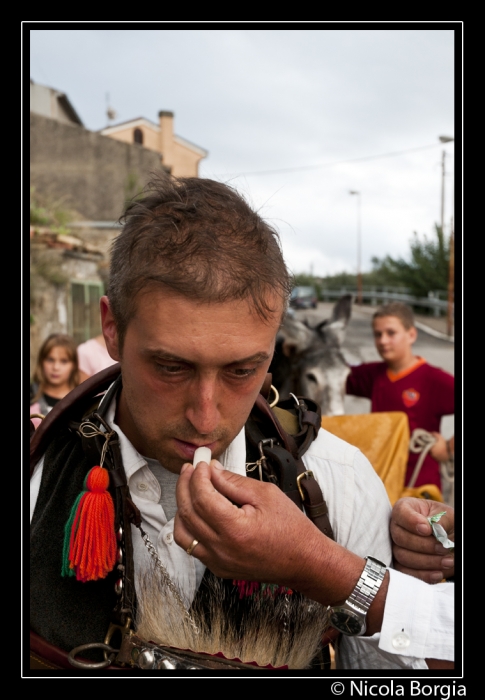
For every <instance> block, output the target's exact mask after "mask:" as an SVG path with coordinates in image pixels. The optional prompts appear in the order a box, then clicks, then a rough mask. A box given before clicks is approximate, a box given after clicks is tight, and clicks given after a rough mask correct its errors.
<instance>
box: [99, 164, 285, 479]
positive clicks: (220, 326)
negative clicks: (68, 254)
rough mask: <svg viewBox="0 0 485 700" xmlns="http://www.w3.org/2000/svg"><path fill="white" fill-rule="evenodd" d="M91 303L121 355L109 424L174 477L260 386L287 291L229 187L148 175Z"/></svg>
mask: <svg viewBox="0 0 485 700" xmlns="http://www.w3.org/2000/svg"><path fill="white" fill-rule="evenodd" d="M125 221H126V223H125V226H124V229H123V231H122V233H121V234H120V236H119V237H118V238H117V239H116V241H115V243H114V247H113V255H112V260H111V270H112V273H111V278H110V283H109V288H108V297H103V299H102V301H101V313H102V319H103V333H104V336H105V339H106V344H107V348H108V351H109V353H110V355H111V356H112V357H113V358H114V359H117V360H119V361H120V362H121V368H122V377H123V389H122V393H121V397H120V401H119V404H118V412H117V422H118V424H119V425H120V427H121V428H122V430H123V431H124V432H125V434H126V435H127V437H128V438H129V439H130V441H131V442H132V443H133V445H134V446H135V447H136V449H137V450H138V451H139V452H140V453H141V454H143V455H144V456H146V457H153V458H156V459H158V460H159V461H160V462H161V463H162V464H163V466H165V467H166V468H167V469H169V470H171V471H174V472H178V471H180V468H181V466H182V464H183V463H184V462H186V461H191V459H192V455H193V452H194V450H195V449H196V447H200V446H202V445H206V446H208V447H209V448H210V449H211V451H212V453H213V456H214V457H218V456H220V454H221V453H222V452H223V451H224V450H225V449H226V448H227V447H228V445H229V444H230V442H231V441H232V440H233V439H234V437H235V436H236V435H237V434H238V433H239V431H240V430H241V429H242V427H243V425H244V423H245V422H246V419H247V416H248V415H249V412H250V410H251V407H252V405H253V404H254V401H255V399H256V396H257V394H258V392H259V390H260V388H261V385H262V383H263V381H264V379H265V376H266V372H267V370H268V367H269V364H270V361H271V357H272V354H273V350H274V341H275V337H276V333H277V330H278V328H279V325H280V322H281V318H282V315H283V312H284V309H285V307H286V302H287V299H288V296H289V291H290V287H291V281H290V275H289V273H288V270H287V268H286V266H285V263H284V260H283V256H282V253H281V250H280V246H279V242H278V236H277V234H276V232H275V231H274V230H273V229H272V228H271V227H270V226H269V225H268V224H266V223H265V222H264V221H263V220H262V219H261V217H260V216H259V215H258V214H256V213H255V212H254V211H253V210H252V209H251V208H250V207H249V206H248V204H247V203H246V202H245V201H244V199H242V197H241V196H240V195H239V194H238V193H237V192H235V190H233V189H232V188H229V187H227V186H226V185H222V184H221V183H218V182H213V181H211V180H203V179H197V178H185V179H181V180H175V181H167V182H158V183H156V184H155V185H152V186H150V189H149V191H148V193H147V194H146V196H145V197H144V198H143V199H142V200H140V201H138V202H136V203H133V204H132V205H130V206H129V207H128V210H127V212H126V214H125Z"/></svg>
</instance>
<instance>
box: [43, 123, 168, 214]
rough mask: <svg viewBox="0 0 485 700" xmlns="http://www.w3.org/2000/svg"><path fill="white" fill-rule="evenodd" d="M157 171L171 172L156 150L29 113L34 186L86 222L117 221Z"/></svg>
mask: <svg viewBox="0 0 485 700" xmlns="http://www.w3.org/2000/svg"><path fill="white" fill-rule="evenodd" d="M153 172H156V173H159V174H166V169H164V168H163V166H162V165H161V163H160V155H159V154H157V153H155V152H154V151H151V150H149V149H147V148H144V147H143V146H140V145H139V144H134V143H133V144H128V143H122V142H121V141H116V140H115V139H111V138H109V137H107V136H102V135H101V134H99V133H96V132H92V131H88V130H87V129H85V128H83V127H82V126H77V125H75V124H72V125H71V124H63V123H61V122H59V121H56V120H54V119H49V118H47V117H43V116H41V115H38V114H34V113H33V112H31V113H30V182H31V185H33V186H34V187H35V188H36V190H37V192H38V193H39V194H40V195H42V196H44V197H46V198H48V199H49V201H52V202H59V201H62V207H63V208H65V209H71V210H73V211H75V212H77V213H78V215H79V217H80V218H82V219H88V220H92V221H116V220H117V219H118V218H119V216H120V215H121V214H122V211H123V207H124V202H125V199H126V198H129V197H132V196H133V195H134V194H136V192H137V191H139V190H140V189H141V188H142V187H143V185H145V184H146V182H147V181H148V180H149V178H150V173H153Z"/></svg>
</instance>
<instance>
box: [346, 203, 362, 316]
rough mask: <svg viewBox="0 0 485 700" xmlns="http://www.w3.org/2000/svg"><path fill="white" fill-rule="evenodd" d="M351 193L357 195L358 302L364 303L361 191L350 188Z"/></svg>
mask: <svg viewBox="0 0 485 700" xmlns="http://www.w3.org/2000/svg"><path fill="white" fill-rule="evenodd" d="M349 194H356V195H357V304H359V306H361V305H362V271H361V239H362V231H361V211H360V209H361V204H360V196H361V194H360V192H359V191H357V190H350V191H349Z"/></svg>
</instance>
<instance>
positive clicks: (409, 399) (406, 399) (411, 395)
mask: <svg viewBox="0 0 485 700" xmlns="http://www.w3.org/2000/svg"><path fill="white" fill-rule="evenodd" d="M402 400H403V403H404V405H405V406H406V408H411V406H415V405H416V404H417V403H418V401H419V391H416V389H404V391H403V392H402Z"/></svg>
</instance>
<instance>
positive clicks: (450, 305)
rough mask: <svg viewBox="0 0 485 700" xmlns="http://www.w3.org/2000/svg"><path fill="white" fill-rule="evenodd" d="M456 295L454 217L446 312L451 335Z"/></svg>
mask: <svg viewBox="0 0 485 700" xmlns="http://www.w3.org/2000/svg"><path fill="white" fill-rule="evenodd" d="M454 296H455V232H454V230H453V218H452V219H451V233H450V267H449V272H448V308H447V314H446V332H447V334H448V336H449V337H451V336H452V335H453V325H454V324H453V301H454Z"/></svg>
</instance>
